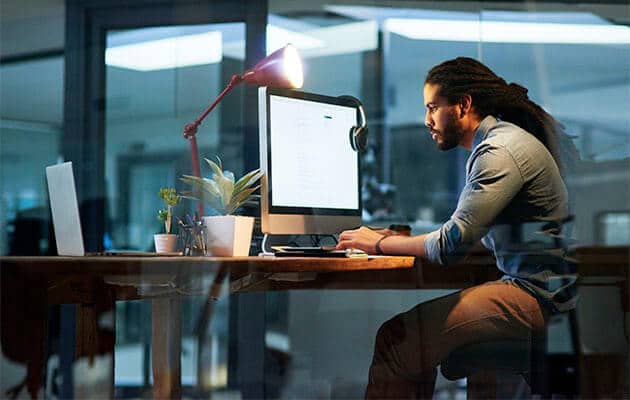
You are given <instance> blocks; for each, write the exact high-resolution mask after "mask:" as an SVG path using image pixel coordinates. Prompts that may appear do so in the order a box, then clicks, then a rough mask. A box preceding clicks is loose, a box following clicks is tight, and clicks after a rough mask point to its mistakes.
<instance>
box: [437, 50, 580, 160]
mask: <svg viewBox="0 0 630 400" xmlns="http://www.w3.org/2000/svg"><path fill="white" fill-rule="evenodd" d="M425 83H430V84H436V85H439V94H440V95H441V96H443V97H445V98H446V99H447V100H448V102H449V103H450V104H456V103H457V102H459V100H460V99H461V98H462V97H463V96H464V95H466V94H468V95H470V96H471V98H472V105H473V107H474V109H475V110H476V112H477V113H478V114H479V116H480V117H482V118H483V117H485V116H487V115H493V116H495V117H497V118H499V119H501V120H504V121H508V122H511V123H513V124H515V125H518V126H520V127H521V128H522V129H524V130H526V131H528V132H530V133H531V134H533V135H534V136H535V137H536V138H538V140H540V141H541V142H542V143H543V144H544V145H545V147H546V148H547V150H549V152H550V153H551V155H552V156H553V158H554V160H555V161H556V164H558V166H559V167H562V165H561V162H560V158H561V157H560V153H559V149H558V137H557V136H562V138H563V139H564V138H567V137H566V134H565V133H564V129H563V126H562V125H561V124H560V123H559V122H558V121H556V120H555V119H554V118H553V117H552V116H551V115H549V113H547V112H546V111H545V110H543V109H542V108H541V107H540V106H539V105H538V104H536V103H534V102H533V101H531V100H530V99H529V97H528V96H527V89H526V88H524V87H522V86H520V85H518V84H516V83H510V84H508V83H507V82H506V81H505V80H504V79H503V78H501V77H499V76H498V75H497V74H495V73H494V72H492V70H490V68H488V67H486V66H485V65H483V64H482V63H480V62H479V61H477V60H474V59H472V58H468V57H458V58H455V59H453V60H449V61H445V62H443V63H442V64H439V65H436V66H435V67H433V68H432V69H431V70H430V71H429V73H428V74H427V77H426V79H425ZM567 139H568V138H567ZM569 141H570V139H569ZM563 144H564V140H563ZM571 146H572V143H571ZM572 148H573V149H574V147H573V146H572Z"/></svg>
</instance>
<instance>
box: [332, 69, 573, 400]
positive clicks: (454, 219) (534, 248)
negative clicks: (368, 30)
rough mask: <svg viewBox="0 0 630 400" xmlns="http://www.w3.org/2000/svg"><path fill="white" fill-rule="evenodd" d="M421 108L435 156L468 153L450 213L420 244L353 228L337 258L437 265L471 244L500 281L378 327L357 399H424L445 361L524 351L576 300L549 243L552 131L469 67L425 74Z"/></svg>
mask: <svg viewBox="0 0 630 400" xmlns="http://www.w3.org/2000/svg"><path fill="white" fill-rule="evenodd" d="M424 103H425V106H426V117H425V125H426V126H427V127H428V128H429V132H430V134H431V137H432V138H433V140H434V141H435V143H436V145H437V147H438V148H439V149H440V150H450V149H452V148H455V147H456V146H462V147H464V148H466V149H469V150H471V151H472V153H471V154H470V157H469V159H468V162H467V165H466V184H465V187H464V188H463V190H462V192H461V194H460V197H459V201H458V204H457V209H456V210H455V212H454V213H453V215H452V216H451V217H450V219H449V220H448V221H447V222H446V223H445V224H444V225H443V226H442V227H441V228H440V229H438V230H436V231H434V232H431V233H428V234H424V235H418V236H397V235H388V233H391V232H383V231H373V230H370V229H368V228H366V227H361V228H359V229H356V230H351V231H345V232H343V233H342V234H341V235H340V237H339V245H338V248H340V249H341V248H349V247H352V248H359V249H362V250H365V251H367V252H368V253H372V254H406V255H414V256H418V257H425V258H427V259H428V260H429V261H432V262H435V263H439V264H441V265H449V264H452V263H454V262H455V261H456V260H457V259H458V257H460V256H462V255H465V254H466V252H467V250H469V249H470V248H471V247H472V246H474V245H475V244H476V243H477V242H478V241H479V240H481V243H482V244H483V245H484V246H485V247H487V248H488V249H490V250H491V251H493V252H494V256H495V258H496V265H497V267H498V268H499V270H501V272H503V273H504V276H503V278H502V279H500V280H498V281H494V282H488V283H485V284H482V285H479V286H476V287H472V288H469V289H466V290H463V291H461V292H457V293H454V294H450V295H448V296H445V297H441V298H438V299H435V300H432V301H429V302H426V303H421V304H418V305H417V306H415V307H414V308H412V309H411V310H409V311H407V312H405V313H402V314H399V315H397V316H396V317H394V318H392V319H391V320H389V321H387V322H385V323H384V324H383V325H382V326H381V328H380V329H379V332H378V334H377V337H376V343H375V350H374V356H373V359H372V365H371V367H370V373H369V383H368V388H367V393H366V397H368V398H431V396H432V393H433V388H434V384H435V377H436V366H437V365H438V364H439V363H440V362H441V361H442V360H443V359H444V358H445V357H446V356H448V354H449V353H450V352H451V351H453V350H455V349H457V348H459V347H461V346H464V345H467V344H472V343H479V342H485V341H491V340H496V339H516V340H531V335H532V331H535V330H540V329H544V327H545V323H546V321H547V319H548V318H549V316H550V315H553V314H556V313H561V312H565V311H568V310H570V309H572V308H574V307H575V304H576V301H577V293H576V288H575V282H576V279H577V276H576V267H575V265H574V264H573V263H571V262H570V261H569V260H568V259H567V258H565V257H564V243H563V241H562V240H561V239H560V237H561V236H560V232H561V227H562V224H563V223H564V222H566V221H567V220H568V219H569V210H568V204H567V191H566V188H565V186H564V183H563V181H562V178H561V173H560V167H559V165H560V155H559V151H558V146H557V145H556V143H557V140H556V137H557V135H562V134H563V132H562V127H561V125H560V124H559V123H558V122H556V121H555V120H554V118H553V117H552V116H551V115H549V114H548V113H547V112H545V111H544V110H543V109H542V108H541V107H540V106H538V105H537V104H535V103H534V102H532V101H531V100H530V99H529V98H528V96H527V89H525V88H523V87H522V86H520V85H517V84H514V83H510V84H508V83H507V82H506V81H505V80H503V79H502V78H500V77H499V76H497V75H496V74H495V73H494V72H492V71H491V70H490V69H489V68H488V67H486V66H485V65H483V64H482V63H480V62H478V61H476V60H474V59H470V58H463V57H460V58H456V59H453V60H449V61H446V62H444V63H442V64H439V65H437V66H435V67H433V68H432V69H431V70H430V71H429V73H428V75H427V77H426V80H425V83H424Z"/></svg>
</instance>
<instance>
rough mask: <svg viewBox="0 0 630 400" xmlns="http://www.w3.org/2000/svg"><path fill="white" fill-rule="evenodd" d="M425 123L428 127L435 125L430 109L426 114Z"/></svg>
mask: <svg viewBox="0 0 630 400" xmlns="http://www.w3.org/2000/svg"><path fill="white" fill-rule="evenodd" d="M424 125H426V127H427V128H431V127H433V120H431V117H430V116H429V112H428V111H427V113H426V114H425V115H424Z"/></svg>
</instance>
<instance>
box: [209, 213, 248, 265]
mask: <svg viewBox="0 0 630 400" xmlns="http://www.w3.org/2000/svg"><path fill="white" fill-rule="evenodd" d="M202 221H203V224H204V226H205V227H206V231H207V236H206V251H207V255H209V256H218V257H232V256H247V255H249V246H250V244H251V241H252V231H253V230H254V217H243V216H236V215H220V216H210V217H202Z"/></svg>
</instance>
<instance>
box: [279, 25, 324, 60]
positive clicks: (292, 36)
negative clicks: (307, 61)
mask: <svg viewBox="0 0 630 400" xmlns="http://www.w3.org/2000/svg"><path fill="white" fill-rule="evenodd" d="M287 43H291V44H292V45H293V46H295V47H296V48H298V49H300V50H305V49H314V48H317V47H323V46H324V43H323V42H322V41H321V40H317V39H315V38H313V37H312V36H309V35H307V34H303V33H300V32H295V31H290V30H288V29H284V28H280V27H279V26H275V25H267V54H268V55H269V54H271V53H273V52H274V51H276V50H278V49H279V48H281V47H284V46H286V44H287Z"/></svg>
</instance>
